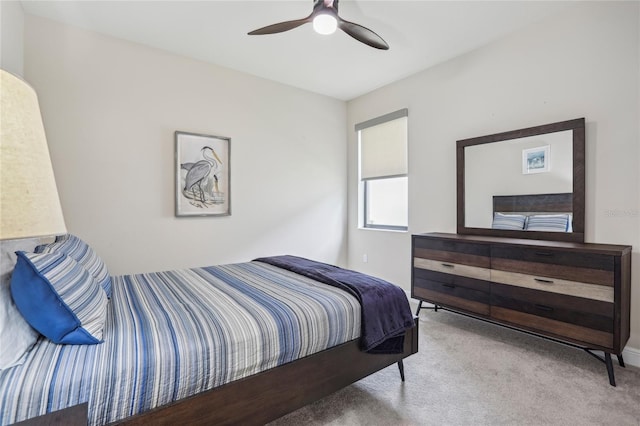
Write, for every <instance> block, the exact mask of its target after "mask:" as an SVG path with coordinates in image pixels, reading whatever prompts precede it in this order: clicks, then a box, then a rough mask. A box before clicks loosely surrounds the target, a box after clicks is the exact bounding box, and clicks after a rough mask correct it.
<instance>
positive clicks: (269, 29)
mask: <svg viewBox="0 0 640 426" xmlns="http://www.w3.org/2000/svg"><path fill="white" fill-rule="evenodd" d="M309 18H310V17H306V18H303V19H296V20H294V21H285V22H279V23H277V24H273V25H267V26H266V27H262V28H258V29H257V30H253V31H251V32H250V33H248V34H249V35H262V34H275V33H282V32H285V31H289V30H292V29H294V28H298V27H299V26H300V25H303V24H306V23H307V22H310V21H311V19H309Z"/></svg>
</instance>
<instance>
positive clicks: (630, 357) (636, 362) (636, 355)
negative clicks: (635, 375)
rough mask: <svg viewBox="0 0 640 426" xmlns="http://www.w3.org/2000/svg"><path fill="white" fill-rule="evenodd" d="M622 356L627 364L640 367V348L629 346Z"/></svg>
mask: <svg viewBox="0 0 640 426" xmlns="http://www.w3.org/2000/svg"><path fill="white" fill-rule="evenodd" d="M622 358H624V363H625V364H629V365H633V366H634V367H640V349H636V348H630V347H629V346H627V347H626V348H624V350H623V351H622Z"/></svg>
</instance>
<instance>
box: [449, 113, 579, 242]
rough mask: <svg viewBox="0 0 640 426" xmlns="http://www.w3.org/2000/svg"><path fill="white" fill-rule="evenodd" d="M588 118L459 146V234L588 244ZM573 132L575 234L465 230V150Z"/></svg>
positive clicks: (474, 139)
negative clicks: (586, 147) (586, 180)
mask: <svg viewBox="0 0 640 426" xmlns="http://www.w3.org/2000/svg"><path fill="white" fill-rule="evenodd" d="M584 121H585V120H584V118H577V119H574V120H568V121H561V122H558V123H551V124H545V125H542V126H535V127H528V128H526V129H519V130H512V131H508V132H503V133H496V134H493V135H487V136H480V137H476V138H470V139H462V140H459V141H457V143H456V179H457V232H458V234H469V235H484V236H493V237H508V238H525V239H536V240H549V241H569V242H584V213H585V200H584V193H585V187H584V182H585V125H584ZM565 130H573V232H538V231H511V230H501V229H489V228H472V227H466V226H465V188H464V186H465V175H464V174H465V166H464V165H465V155H464V154H465V153H464V149H465V147H468V146H472V145H480V144H486V143H493V142H500V141H505V140H510V139H517V138H524V137H528V136H535V135H542V134H545V133H554V132H562V131H565Z"/></svg>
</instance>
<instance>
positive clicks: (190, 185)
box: [180, 146, 224, 208]
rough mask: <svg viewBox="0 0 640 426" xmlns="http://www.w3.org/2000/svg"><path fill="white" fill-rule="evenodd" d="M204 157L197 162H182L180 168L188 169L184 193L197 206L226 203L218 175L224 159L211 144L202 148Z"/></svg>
mask: <svg viewBox="0 0 640 426" xmlns="http://www.w3.org/2000/svg"><path fill="white" fill-rule="evenodd" d="M200 152H201V153H202V159H201V160H199V161H197V162H195V163H182V164H180V168H181V169H183V170H186V171H187V174H186V175H185V177H184V187H183V188H182V195H184V197H186V198H187V199H189V202H190V203H191V204H192V205H194V206H196V207H200V208H202V207H207V206H208V205H210V204H222V203H224V193H222V192H220V189H219V187H218V183H219V178H218V175H219V174H220V172H221V171H222V161H221V160H220V157H218V155H217V154H216V152H215V151H214V150H213V148H211V147H210V146H204V147H202V149H201V150H200Z"/></svg>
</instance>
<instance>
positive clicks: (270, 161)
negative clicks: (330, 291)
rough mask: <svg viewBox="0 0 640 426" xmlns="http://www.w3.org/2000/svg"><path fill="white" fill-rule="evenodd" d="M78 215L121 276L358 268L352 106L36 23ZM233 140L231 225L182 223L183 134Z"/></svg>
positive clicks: (35, 68)
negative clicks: (286, 259) (352, 219)
mask: <svg viewBox="0 0 640 426" xmlns="http://www.w3.org/2000/svg"><path fill="white" fill-rule="evenodd" d="M25 74H26V77H27V80H28V81H29V82H30V83H31V84H32V85H33V86H34V87H35V89H36V91H37V92H38V94H39V98H40V103H41V108H42V115H43V120H44V123H45V129H46V132H47V137H48V141H49V147H50V151H51V155H52V161H53V166H54V170H55V174H56V180H57V184H58V188H59V192H60V198H61V202H62V207H63V210H64V215H65V220H66V223H67V227H68V229H69V231H70V232H72V233H74V234H77V235H78V236H80V237H81V238H84V239H85V240H87V241H88V242H89V243H90V244H91V245H92V246H93V247H94V248H95V249H96V251H97V252H98V253H99V254H100V255H101V256H102V257H103V258H104V260H105V261H106V263H107V265H108V267H109V269H110V272H111V273H112V274H114V275H117V274H124V273H134V272H145V271H157V270H164V269H175V268H181V267H190V266H203V265H211V264H218V263H231V262H239V261H247V260H250V259H252V258H253V257H256V256H263V255H274V254H284V253H289V254H297V255H302V256H307V257H311V258H314V259H318V260H322V261H325V262H331V263H338V264H344V263H345V261H346V241H345V238H344V235H345V229H346V222H345V220H346V186H347V185H346V167H345V165H346V150H345V146H346V134H345V128H346V104H345V103H344V102H342V101H338V100H335V99H332V98H328V97H324V96H320V95H316V94H312V93H309V92H305V91H302V90H299V89H295V88H291V87H289V86H285V85H282V84H278V83H274V82H270V81H267V80H263V79H260V78H256V77H253V76H249V75H246V74H242V73H239V72H235V71H232V70H229V69H225V68H221V67H218V66H214V65H211V64H205V63H202V62H198V61H195V60H190V59H187V58H183V57H179V56H176V55H172V54H168V53H165V52H162V51H159V50H155V49H151V48H148V47H144V46H141V45H137V44H133V43H130V42H125V41H122V40H118V39H115V38H110V37H106V36H102V35H99V34H97V33H92V32H88V31H85V30H80V29H77V28H73V27H70V26H66V25H62V24H59V23H56V22H54V21H50V20H47V19H43V18H38V17H34V16H31V15H27V16H26V20H25ZM176 130H181V131H187V132H194V133H202V134H212V135H219V136H226V137H230V138H231V173H232V175H231V203H232V206H231V208H232V215H231V216H229V217H214V218H212V217H204V218H203V217H197V218H176V217H174V193H175V188H174V131H176Z"/></svg>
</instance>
